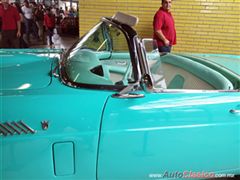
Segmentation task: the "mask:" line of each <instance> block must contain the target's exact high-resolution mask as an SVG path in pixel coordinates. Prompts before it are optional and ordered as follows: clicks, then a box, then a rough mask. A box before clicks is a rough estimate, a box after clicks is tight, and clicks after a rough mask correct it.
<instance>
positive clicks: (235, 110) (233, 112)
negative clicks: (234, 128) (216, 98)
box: [229, 109, 240, 114]
mask: <svg viewBox="0 0 240 180" xmlns="http://www.w3.org/2000/svg"><path fill="white" fill-rule="evenodd" d="M229 112H230V113H232V114H239V113H240V110H238V109H231V110H230V111H229Z"/></svg>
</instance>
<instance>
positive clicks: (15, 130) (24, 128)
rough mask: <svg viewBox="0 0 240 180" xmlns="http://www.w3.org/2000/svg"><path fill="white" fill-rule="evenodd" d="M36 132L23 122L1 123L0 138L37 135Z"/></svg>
mask: <svg viewBox="0 0 240 180" xmlns="http://www.w3.org/2000/svg"><path fill="white" fill-rule="evenodd" d="M36 132H37V131H36V130H34V129H32V128H31V127H30V126H28V125H27V124H26V123H24V122H23V121H17V122H15V121H12V122H4V123H0V136H8V135H11V136H12V135H15V134H16V135H20V134H35V133H36Z"/></svg>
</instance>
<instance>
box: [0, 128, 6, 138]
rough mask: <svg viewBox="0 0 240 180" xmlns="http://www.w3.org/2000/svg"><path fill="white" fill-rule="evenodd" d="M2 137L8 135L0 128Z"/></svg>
mask: <svg viewBox="0 0 240 180" xmlns="http://www.w3.org/2000/svg"><path fill="white" fill-rule="evenodd" d="M2 135H4V136H6V135H7V133H6V132H5V131H3V130H2V129H1V127H0V136H2Z"/></svg>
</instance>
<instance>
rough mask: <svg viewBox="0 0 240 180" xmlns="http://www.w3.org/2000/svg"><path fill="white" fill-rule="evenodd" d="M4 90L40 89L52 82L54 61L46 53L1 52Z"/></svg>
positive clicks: (1, 84)
mask: <svg viewBox="0 0 240 180" xmlns="http://www.w3.org/2000/svg"><path fill="white" fill-rule="evenodd" d="M0 62H1V64H0V68H1V70H0V72H1V74H0V79H1V83H0V88H1V89H2V90H23V89H39V88H44V87H47V86H48V85H49V84H50V83H51V76H50V75H49V72H50V70H51V66H52V61H51V58H50V57H49V56H47V55H46V54H45V55H44V54H34V53H32V54H31V53H22V54H21V53H2V52H1V54H0Z"/></svg>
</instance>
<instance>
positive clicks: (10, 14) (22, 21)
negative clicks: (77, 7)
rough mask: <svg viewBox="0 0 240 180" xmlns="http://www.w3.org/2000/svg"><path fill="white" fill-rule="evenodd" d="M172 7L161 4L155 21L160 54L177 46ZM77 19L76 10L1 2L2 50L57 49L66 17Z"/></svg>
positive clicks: (169, 2) (165, 0)
mask: <svg viewBox="0 0 240 180" xmlns="http://www.w3.org/2000/svg"><path fill="white" fill-rule="evenodd" d="M171 6H172V0H161V7H160V8H159V10H158V11H157V12H156V13H155V15H154V18H153V38H154V39H156V41H157V44H158V49H159V52H171V49H172V46H173V45H175V44H176V30H175V24H174V19H173V16H172V14H171V11H170V9H171ZM76 15H77V13H75V12H74V11H73V9H71V10H70V11H65V12H64V11H63V9H62V8H58V7H55V6H52V7H46V6H45V5H44V4H41V3H36V2H34V1H32V2H28V0H24V2H23V3H22V4H20V3H19V1H17V2H14V3H9V0H0V20H1V21H0V30H1V34H2V38H1V37H0V39H1V44H0V48H27V47H29V46H31V39H35V40H36V41H37V42H42V44H45V43H48V45H49V46H50V47H53V44H54V43H53V41H52V36H53V34H54V32H58V31H59V26H60V23H61V21H62V19H63V17H65V16H69V17H74V16H76ZM54 29H56V30H55V31H54ZM46 35H47V37H48V38H47V39H48V42H46V38H45V37H46ZM0 36H1V35H0ZM31 36H32V38H31Z"/></svg>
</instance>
